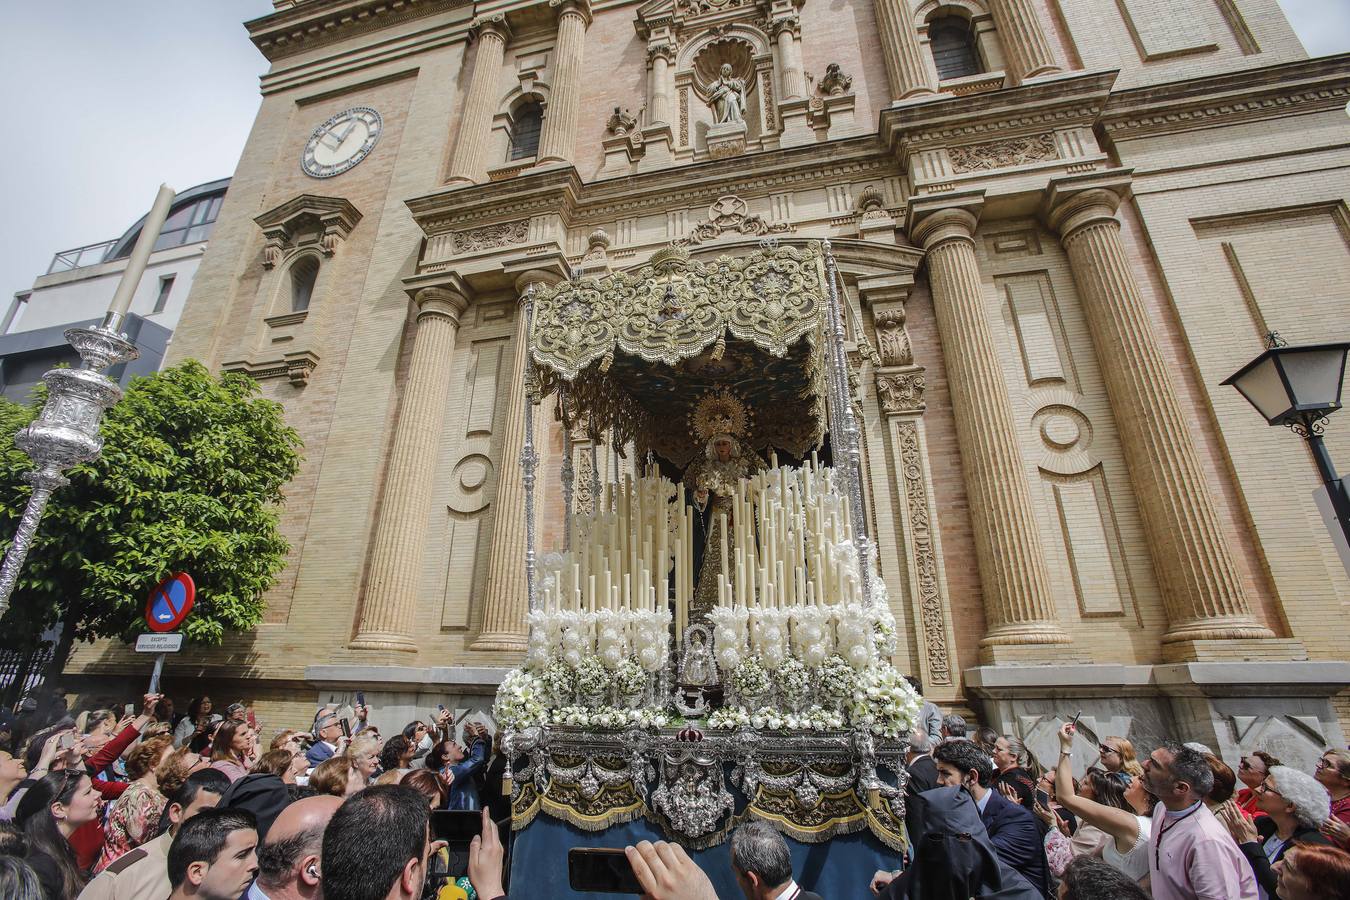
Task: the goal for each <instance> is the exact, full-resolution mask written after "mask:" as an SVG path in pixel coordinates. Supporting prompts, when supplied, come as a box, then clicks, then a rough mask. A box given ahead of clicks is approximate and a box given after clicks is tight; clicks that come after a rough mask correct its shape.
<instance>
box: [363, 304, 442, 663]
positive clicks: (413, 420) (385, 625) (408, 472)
mask: <svg viewBox="0 0 1350 900" xmlns="http://www.w3.org/2000/svg"><path fill="white" fill-rule="evenodd" d="M416 302H417V331H416V335H415V337H414V338H413V341H414V343H413V354H412V364H411V365H410V366H409V367H408V382H407V385H406V387H405V388H404V396H403V408H402V409H401V410H400V411H399V416H398V424H397V426H396V427H395V431H394V446H393V450H392V452H391V453H390V456H389V468H388V470H387V471H386V473H385V480H384V497H383V500H382V502H381V504H380V518H379V523H378V524H377V526H376V528H375V549H374V552H373V553H372V554H371V559H370V570H369V573H368V575H367V578H366V589H365V602H364V603H363V604H362V606H361V623H360V626H359V627H358V628H357V632H356V638H355V640H353V641H352V647H353V648H356V649H359V650H409V651H414V652H415V651H416V650H417V644H416V642H415V641H414V639H413V618H414V612H415V607H416V604H417V597H418V590H417V576H418V572H419V570H420V568H421V564H422V542H423V538H424V535H425V534H426V524H427V516H428V514H429V513H430V511H431V487H432V483H433V482H434V481H435V478H436V452H437V450H438V448H439V447H440V440H441V430H442V427H443V426H444V424H445V404H446V397H447V395H448V393H449V391H450V361H451V359H452V358H453V357H454V352H455V336H456V334H457V333H458V332H459V317H460V314H461V313H463V312H464V310H465V309H466V308H467V307H468V305H469V301H468V297H467V296H466V294H465V292H464V291H462V290H460V289H458V288H452V287H429V288H423V289H422V290H420V291H418V292H417V296H416Z"/></svg>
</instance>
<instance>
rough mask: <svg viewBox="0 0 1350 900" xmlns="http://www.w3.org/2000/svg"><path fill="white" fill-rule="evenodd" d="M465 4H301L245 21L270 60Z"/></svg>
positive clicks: (431, 0) (406, 0)
mask: <svg viewBox="0 0 1350 900" xmlns="http://www.w3.org/2000/svg"><path fill="white" fill-rule="evenodd" d="M465 5H468V4H467V0H403V2H401V3H390V2H389V0H359V2H353V0H347V2H339V3H325V4H319V3H301V4H296V5H295V6H293V7H291V8H290V9H285V10H279V11H277V12H274V13H271V14H269V15H266V16H263V17H261V18H258V19H254V20H253V21H251V22H246V23H244V24H245V27H246V28H247V29H248V32H249V39H250V40H252V41H253V44H254V46H256V47H257V48H258V50H259V51H260V52H261V53H262V55H263V56H265V57H267V59H268V60H271V61H276V60H278V59H283V58H285V57H287V56H293V55H295V54H296V53H302V52H304V51H307V50H312V49H313V48H315V47H321V46H324V45H326V44H331V43H334V42H336V41H346V40H351V39H352V38H354V37H357V36H359V35H362V34H367V33H369V32H371V31H378V30H379V29H381V28H389V27H391V26H393V25H398V24H399V23H401V22H407V21H411V20H413V19H420V18H425V17H426V16H432V15H435V14H437V13H441V12H446V11H448V10H451V9H454V8H455V7H458V6H465Z"/></svg>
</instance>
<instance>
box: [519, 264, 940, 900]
mask: <svg viewBox="0 0 1350 900" xmlns="http://www.w3.org/2000/svg"><path fill="white" fill-rule="evenodd" d="M840 291H841V286H840V281H839V277H838V274H837V272H836V269H835V263H834V259H833V256H832V255H831V251H830V247H829V244H828V243H825V244H815V243H805V242H803V243H800V244H795V245H786V244H783V245H780V244H779V243H778V242H776V241H765V242H761V243H760V244H759V246H758V248H757V249H750V250H749V252H747V253H745V255H741V256H730V255H724V256H720V257H718V258H716V259H713V260H710V261H702V260H694V259H691V258H690V256H689V253H688V251H687V250H685V249H684V248H683V247H679V246H672V247H669V248H666V249H663V250H661V251H659V252H658V253H657V254H655V255H654V256H653V258H652V259H651V261H650V263H649V264H648V265H647V266H645V267H643V268H641V269H639V270H637V271H633V272H616V273H613V274H608V275H604V276H603V277H598V278H596V277H586V278H574V279H572V280H568V281H563V282H561V283H559V284H557V285H554V286H552V287H550V288H547V289H544V290H535V291H533V292H532V293H531V294H530V295H529V296H528V297H527V298H525V302H524V314H525V315H527V316H529V317H530V319H529V325H528V333H529V335H530V343H529V356H528V357H527V362H526V365H527V376H528V377H527V379H526V382H527V391H528V392H529V395H530V396H529V400H530V402H529V403H527V404H526V405H525V406H526V417H527V421H526V444H525V448H524V452H523V453H522V455H521V460H520V462H521V465H522V467H523V469H524V483H525V487H526V527H527V548H526V560H525V562H526V571H527V585H528V587H527V590H528V591H529V601H530V603H529V608H530V612H529V618H528V624H529V643H528V650H527V654H526V658H525V660H524V663H523V665H522V666H521V667H520V668H517V669H514V670H512V671H511V672H510V673H509V674H508V675H507V676H506V678H505V680H504V681H503V683H502V685H501V688H500V690H499V692H498V695H497V700H496V704H495V708H494V713H495V716H496V718H497V719H498V721H499V722H500V723H501V725H502V726H503V728H504V746H505V747H506V749H507V752H508V755H509V756H511V757H512V758H514V759H515V760H516V767H515V771H514V772H513V794H512V808H513V823H514V827H515V828H516V829H517V830H520V829H526V828H528V827H529V826H530V824H531V823H532V822H534V821H535V820H536V819H538V818H540V817H543V818H552V819H555V820H561V821H563V822H566V823H569V824H570V825H572V826H575V827H576V828H580V829H582V830H584V831H589V832H597V833H598V832H602V831H604V830H605V829H609V828H611V827H613V826H615V825H617V824H620V823H627V822H634V821H637V820H645V822H646V823H648V825H650V826H652V827H653V828H655V829H656V830H658V831H659V832H660V834H661V835H662V836H664V837H665V838H666V839H668V840H674V841H678V842H679V843H681V844H683V845H684V846H686V847H688V848H693V849H700V848H708V847H712V846H714V845H716V844H719V843H721V842H722V841H723V840H725V839H726V837H727V836H728V834H729V833H730V831H731V830H732V829H733V828H734V827H735V825H737V824H739V823H740V822H742V821H744V820H746V819H747V818H757V819H761V820H765V821H769V822H771V823H772V824H774V825H775V826H776V827H778V828H779V829H780V830H782V831H783V832H784V833H786V834H787V835H789V836H790V837H792V838H794V839H795V840H797V841H799V842H803V843H822V842H826V841H830V840H831V839H833V838H835V837H837V836H840V835H849V834H855V833H857V832H870V834H871V836H872V837H873V838H874V839H875V841H874V843H875V845H876V846H877V847H879V848H881V849H884V848H891V850H898V849H900V848H902V847H903V843H904V836H903V834H904V832H903V828H902V822H903V820H904V790H903V788H904V779H905V774H904V766H903V760H904V751H905V749H906V746H907V745H906V740H905V738H906V736H907V734H908V729H909V727H910V725H911V724H912V722H913V720H914V718H915V716H916V714H917V711H918V708H919V705H920V704H921V702H922V701H921V698H919V697H918V695H917V694H916V693H915V692H914V691H913V690H912V689H911V688H910V686H909V685H908V684H907V683H906V682H905V680H904V679H903V677H902V676H901V675H900V673H899V672H897V671H896V669H895V668H894V667H893V666H892V665H891V664H890V662H889V658H890V655H891V654H892V653H893V651H894V648H895V620H894V618H893V616H892V614H891V611H890V608H889V603H888V601H887V595H886V588H885V585H884V584H883V582H882V581H881V578H880V576H879V573H878V571H877V565H876V560H875V556H874V552H873V546H872V544H871V543H870V542H869V540H868V537H867V525H866V521H865V516H864V513H863V509H864V507H863V502H862V473H861V464H860V434H859V427H858V419H857V415H856V414H855V412H854V406H853V402H852V396H853V391H852V389H851V388H850V386H849V378H848V359H847V356H846V350H845V329H844V316H845V308H846V307H845V304H844V301H843V300H842V298H841V294H840ZM551 396H552V397H556V407H557V409H558V410H559V412H560V415H561V417H562V419H563V432H564V435H565V436H570V435H572V434H574V433H575V434H584V435H585V436H586V438H587V439H588V442H589V445H590V454H589V460H587V459H586V454H585V453H584V452H583V453H581V454H579V455H580V456H581V457H582V465H581V466H580V468H581V469H582V472H581V473H580V480H581V481H582V482H583V483H584V486H586V487H587V488H588V490H587V491H586V492H585V493H586V494H587V495H588V496H587V497H586V498H585V500H583V499H582V498H581V497H579V496H574V494H580V493H581V492H577V491H574V487H575V485H576V482H577V480H578V473H577V472H576V471H574V466H575V463H574V459H573V457H574V455H577V454H574V453H573V450H572V448H571V446H570V443H565V446H564V452H563V471H562V473H561V479H562V484H563V494H564V505H565V507H566V512H565V515H566V517H567V520H566V523H565V529H564V534H565V546H564V548H563V550H562V551H561V552H555V553H550V554H548V555H546V556H543V557H542V558H537V557H536V549H535V543H534V524H535V523H534V496H533V493H534V482H535V469H536V467H537V465H538V455H537V454H536V452H535V449H534V445H533V438H532V427H533V421H532V419H533V416H534V409H533V407H534V406H535V405H537V404H538V403H540V401H541V400H542V399H544V398H547V397H551ZM827 435H828V443H827ZM564 440H565V441H570V437H565V439H564ZM602 444H603V445H607V447H608V448H609V449H606V450H605V451H604V452H605V453H607V454H608V453H611V452H616V453H621V454H623V456H624V457H625V458H627V459H628V460H629V461H630V463H629V466H630V471H629V472H628V473H627V474H625V475H623V476H619V475H614V476H613V477H612V479H611V480H610V481H608V482H607V483H604V484H601V483H600V473H599V466H598V464H597V461H596V460H597V449H596V448H597V447H598V446H600V445H602ZM827 447H828V451H827V450H826V448H827ZM822 455H827V456H828V457H829V462H831V463H832V464H825V463H824V462H822ZM587 469H589V471H586V470H587ZM517 864H518V865H519V861H518V863H517ZM870 872H871V870H870V869H869V870H868V872H867V873H865V874H866V875H868V876H870ZM864 883H865V882H864Z"/></svg>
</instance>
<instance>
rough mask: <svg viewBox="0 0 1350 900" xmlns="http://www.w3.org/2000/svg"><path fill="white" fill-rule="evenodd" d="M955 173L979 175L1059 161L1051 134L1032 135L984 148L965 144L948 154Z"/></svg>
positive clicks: (952, 149)
mask: <svg viewBox="0 0 1350 900" xmlns="http://www.w3.org/2000/svg"><path fill="white" fill-rule="evenodd" d="M947 154H948V156H950V157H951V160H952V171H954V172H980V171H985V170H989V169H1006V168H1008V167H1010V166H1021V165H1026V164H1027V163H1031V162H1040V161H1042V160H1047V159H1059V150H1058V149H1057V148H1056V147H1055V136H1054V135H1052V134H1033V135H1031V136H1030V137H1020V138H1008V139H1006V140H1001V141H988V142H986V143H983V144H967V145H966V146H964V147H952V148H950V149H949V150H948V151H947Z"/></svg>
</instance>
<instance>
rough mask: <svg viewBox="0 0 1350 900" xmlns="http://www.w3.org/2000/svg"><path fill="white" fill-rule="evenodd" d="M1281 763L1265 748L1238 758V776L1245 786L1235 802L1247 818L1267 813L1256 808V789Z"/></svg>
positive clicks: (1234, 799) (1238, 793)
mask: <svg viewBox="0 0 1350 900" xmlns="http://www.w3.org/2000/svg"><path fill="white" fill-rule="evenodd" d="M1279 765H1283V763H1281V762H1280V761H1279V760H1278V759H1276V758H1275V757H1273V756H1271V755H1270V754H1269V753H1267V752H1266V751H1264V750H1253V751H1252V752H1251V753H1248V754H1247V755H1246V756H1244V757H1242V759H1240V760H1238V770H1237V777H1238V781H1241V782H1242V785H1243V787H1242V788H1241V789H1240V790H1239V791H1238V792H1237V796H1236V797H1234V798H1233V802H1235V803H1236V804H1237V806H1238V809H1240V810H1242V814H1243V815H1244V816H1246V817H1247V818H1249V819H1250V818H1253V817H1256V816H1264V815H1265V813H1263V812H1261V810H1259V809H1257V808H1256V789H1257V788H1258V787H1260V786H1261V782H1263V781H1265V780H1266V776H1267V775H1269V774H1270V770H1271V769H1273V768H1275V767H1276V766H1279Z"/></svg>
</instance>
